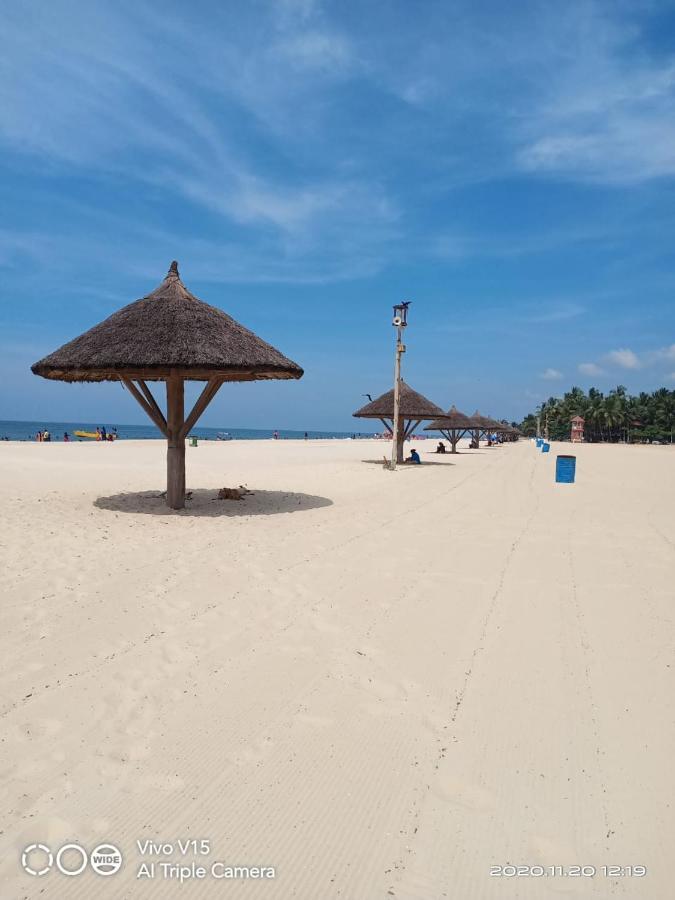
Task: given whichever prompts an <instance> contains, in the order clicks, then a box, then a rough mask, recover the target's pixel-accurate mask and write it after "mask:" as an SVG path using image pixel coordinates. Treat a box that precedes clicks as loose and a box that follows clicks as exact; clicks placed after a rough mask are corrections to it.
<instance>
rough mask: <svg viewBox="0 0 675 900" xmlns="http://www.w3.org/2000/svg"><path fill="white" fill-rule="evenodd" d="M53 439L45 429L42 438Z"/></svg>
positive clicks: (44, 439) (45, 439)
mask: <svg viewBox="0 0 675 900" xmlns="http://www.w3.org/2000/svg"><path fill="white" fill-rule="evenodd" d="M51 439H52V436H51V434H50V433H49V432H48V431H47V430H46V429H45V430H44V431H43V432H42V440H43V441H51Z"/></svg>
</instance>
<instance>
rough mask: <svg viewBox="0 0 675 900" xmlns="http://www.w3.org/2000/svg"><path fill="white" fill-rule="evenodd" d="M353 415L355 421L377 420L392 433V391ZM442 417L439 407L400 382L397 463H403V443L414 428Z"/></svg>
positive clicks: (403, 382)
mask: <svg viewBox="0 0 675 900" xmlns="http://www.w3.org/2000/svg"><path fill="white" fill-rule="evenodd" d="M353 415H354V416H355V417H356V418H357V419H378V420H379V421H380V422H382V424H383V425H384V427H385V428H386V429H387V431H390V432H391V433H392V434H393V433H394V391H393V389H392V390H391V391H387V393H386V394H382V396H381V397H378V398H377V399H375V400H372V401H371V402H370V403H366V405H365V406H362V407H361V409H357V410H356V412H355V413H353ZM442 415H443V410H442V409H441V408H440V406H436V404H435V403H432V402H431V400H427V398H426V397H424V396H423V395H422V394H418V393H417V391H414V390H413V389H412V388H411V387H410V385H408V384H406V383H405V381H401V395H400V406H399V423H398V445H397V460H396V461H397V462H403V442H404V441H405V440H406V439H407V438H409V437H410V435H411V434H412V433H413V431H414V430H415V428H417V426H418V425H419V424H420V423H421V422H426V421H427V419H436V418H438V416H442Z"/></svg>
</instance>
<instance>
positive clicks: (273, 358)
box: [32, 262, 303, 381]
mask: <svg viewBox="0 0 675 900" xmlns="http://www.w3.org/2000/svg"><path fill="white" fill-rule="evenodd" d="M32 370H33V372H34V373H35V374H36V375H42V376H43V378H53V379H58V380H60V381H110V380H117V379H119V378H120V377H121V376H125V377H132V376H136V375H138V376H140V377H142V378H144V379H146V380H149V381H153V380H159V379H162V378H166V377H168V375H169V374H170V372H171V370H173V371H174V372H175V373H176V374H180V375H181V376H182V377H183V378H186V379H191V380H197V381H201V380H205V379H208V378H210V377H212V376H214V375H219V376H222V378H223V379H224V380H232V381H254V380H257V379H262V378H301V377H302V374H303V371H302V369H301V368H300V366H299V365H297V363H294V362H293V361H292V360H290V359H287V358H286V357H285V356H283V354H281V353H280V352H279V351H278V350H275V348H274V347H272V346H271V345H270V344H267V343H266V342H265V341H263V340H261V339H260V338H259V337H258V336H257V335H255V334H253V332H252V331H249V330H248V328H244V326H243V325H240V324H239V323H238V322H235V320H234V319H233V318H231V317H230V316H228V315H227V313H224V312H223V311H222V310H221V309H218V308H217V307H215V306H209V304H208V303H204V302H203V301H201V300H199V299H198V298H197V297H195V296H194V294H191V293H190V292H189V291H188V290H187V288H186V287H185V285H184V284H183V282H182V281H181V279H180V276H179V274H178V264H177V263H176V262H173V263H171V268H170V269H169V273H168V275H167V276H166V278H165V279H164V281H163V282H162V283H161V284H160V285H159V287H157V288H156V289H155V290H154V291H153V292H152V293H151V294H148V295H147V297H143V298H142V299H141V300H136V302H135V303H130V304H129V305H128V306H125V307H123V308H122V309H120V310H118V312H116V313H113V314H112V315H111V316H109V317H108V318H107V319H105V320H104V321H103V322H101V323H100V324H99V325H95V326H94V327H93V328H90V329H89V331H85V333H84V334H81V335H80V336H79V337H77V338H75V339H74V340H72V341H69V342H68V343H67V344H64V345H63V347H60V348H59V349H58V350H56V351H54V353H51V354H50V355H49V356H46V357H45V358H44V359H41V360H40V361H39V362H36V363H35V364H34V365H33V366H32Z"/></svg>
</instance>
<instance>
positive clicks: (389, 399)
mask: <svg viewBox="0 0 675 900" xmlns="http://www.w3.org/2000/svg"><path fill="white" fill-rule="evenodd" d="M399 409H400V415H401V418H403V419H419V420H423V419H435V418H437V417H438V416H442V415H443V410H442V409H441V408H440V406H436V404H435V403H432V402H431V400H427V398H426V397H424V396H423V395H422V394H418V393H417V391H414V390H413V389H412V388H411V387H410V385H408V384H406V383H405V381H402V382H401V396H400V406H399ZM352 415H354V416H355V417H356V418H357V419H393V417H394V390H393V388H392V390H390V391H387V393H386V394H382V396H381V397H378V398H377V399H376V400H373V401H372V402H371V403H366V405H365V406H362V407H361V409H357V410H356V412H355V413H352Z"/></svg>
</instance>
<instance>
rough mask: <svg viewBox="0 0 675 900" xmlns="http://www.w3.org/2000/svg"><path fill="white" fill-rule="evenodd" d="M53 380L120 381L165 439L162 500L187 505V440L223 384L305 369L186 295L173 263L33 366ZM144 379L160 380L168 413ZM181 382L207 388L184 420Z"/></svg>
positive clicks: (294, 373)
mask: <svg viewBox="0 0 675 900" xmlns="http://www.w3.org/2000/svg"><path fill="white" fill-rule="evenodd" d="M32 370H33V372H34V373H35V374H36V375H41V376H42V377H43V378H51V379H55V380H59V381H120V382H121V383H122V384H123V385H124V386H125V387H126V388H127V389H128V390H129V392H130V393H131V394H132V395H133V396H134V397H135V398H136V400H137V401H138V402H139V404H140V405H141V407H142V408H143V409H144V411H145V412H146V413H147V415H148V416H149V417H150V418H151V419H152V421H153V422H154V423H155V425H156V426H157V427H158V428H159V430H160V431H161V432H162V433H163V434H164V435H165V437H166V438H167V441H168V453H167V502H168V504H169V506H171V507H172V508H174V509H180V508H182V507H183V506H184V505H185V438H186V437H187V435H188V433H189V432H190V430H191V429H192V428H193V427H194V426H195V424H196V423H197V420H198V419H199V417H200V416H201V414H202V413H203V412H204V410H205V409H206V407H207V406H208V404H209V403H210V402H211V400H212V399H213V397H214V396H215V395H216V392H217V391H218V389H219V388H220V386H221V384H223V382H225V381H257V380H266V379H277V378H282V379H289V378H301V377H302V374H303V370H302V369H301V368H300V366H299V365H297V363H294V362H293V361H292V360H290V359H287V358H286V357H285V356H283V355H282V354H281V353H280V352H279V351H278V350H276V349H275V348H274V347H272V346H271V345H270V344H267V343H266V342H265V341H263V340H261V338H259V337H258V336H257V335H255V334H254V333H253V332H252V331H249V330H248V328H244V326H243V325H240V324H239V323H238V322H236V321H235V320H234V319H232V318H231V317H230V316H228V315H227V314H226V313H224V312H223V311H222V310H221V309H218V308H217V307H215V306H209V305H208V304H207V303H203V302H202V301H201V300H199V299H198V298H197V297H195V296H194V294H191V293H190V292H189V291H188V290H187V288H186V287H185V285H184V284H183V282H182V281H181V279H180V276H179V274H178V264H177V263H176V262H173V263H171V268H170V269H169V273H168V275H167V276H166V278H165V279H164V281H163V282H162V283H161V284H160V285H159V287H158V288H156V289H155V290H154V291H153V292H152V293H151V294H148V295H147V296H146V297H143V298H142V299H141V300H137V301H136V302H135V303H130V304H129V305H128V306H125V307H124V308H123V309H120V310H119V311H118V312H116V313H113V315H111V316H109V317H108V318H107V319H105V320H104V321H103V322H101V323H100V324H99V325H95V326H94V327H93V328H91V329H89V331H86V332H85V333H84V334H82V335H80V336H79V337H77V338H75V339H74V340H72V341H70V342H69V343H67V344H64V346H63V347H61V348H60V349H58V350H56V351H55V352H54V353H51V354H50V355H49V356H46V357H45V358H44V359H41V360H40V361H39V362H36V363H35V364H34V365H33V366H32ZM148 381H165V382H166V393H167V415H166V417H165V416H164V414H163V413H162V411H161V409H160V407H159V405H158V403H157V401H156V400H155V398H154V396H153V394H152V393H151V391H150V388H149V387H148V385H147V382H148ZM185 381H206V382H207V384H206V387H205V388H204V390H203V391H202V393H201V395H200V397H199V399H198V400H197V402H196V403H195V405H194V407H193V409H192V411H191V412H190V413H189V414H188V416H187V418H186V417H185V412H184V383H185Z"/></svg>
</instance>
